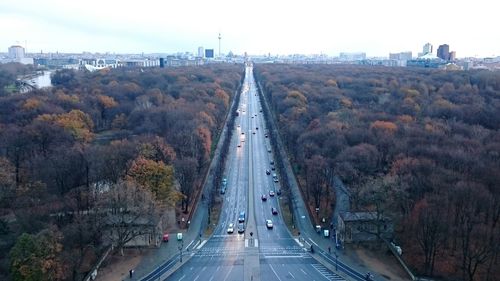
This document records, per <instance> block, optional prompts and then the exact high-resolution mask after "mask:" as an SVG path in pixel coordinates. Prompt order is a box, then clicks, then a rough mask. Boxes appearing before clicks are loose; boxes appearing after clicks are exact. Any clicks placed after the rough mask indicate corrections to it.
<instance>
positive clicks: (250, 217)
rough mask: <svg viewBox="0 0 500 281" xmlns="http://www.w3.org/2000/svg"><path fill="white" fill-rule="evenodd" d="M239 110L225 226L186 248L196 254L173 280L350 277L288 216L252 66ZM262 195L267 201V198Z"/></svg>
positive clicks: (223, 216) (223, 219)
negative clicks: (291, 228)
mask: <svg viewBox="0 0 500 281" xmlns="http://www.w3.org/2000/svg"><path fill="white" fill-rule="evenodd" d="M238 111H239V116H238V117H237V119H236V122H235V124H236V125H235V126H236V130H234V134H233V136H231V147H230V152H229V153H230V155H229V157H228V161H227V164H226V165H227V166H226V168H225V177H226V178H227V189H226V193H225V194H224V195H223V196H224V203H223V206H222V212H221V217H220V220H219V225H218V226H217V227H216V229H215V231H214V235H213V236H212V237H211V238H210V239H209V240H207V241H206V242H205V243H202V244H200V245H199V246H197V247H196V248H195V249H194V251H192V253H185V255H190V258H189V259H188V260H187V261H185V263H184V264H183V265H182V266H181V267H180V268H179V269H178V270H177V271H175V272H174V273H173V274H172V275H170V276H169V277H168V278H167V280H190V281H196V280H200V281H201V280H203V281H205V280H208V281H212V280H217V281H219V280H220V281H230V280H231V281H232V280H234V281H241V280H248V281H254V280H255V281H257V280H266V281H267V280H277V281H283V280H310V281H314V280H316V281H320V280H344V279H343V278H341V277H340V276H338V275H337V274H335V273H334V272H332V271H330V270H328V269H327V268H326V267H324V266H323V265H321V264H320V263H318V262H317V261H316V260H315V259H313V258H312V257H311V256H310V254H309V252H307V251H306V248H305V246H303V245H302V244H301V243H300V242H299V241H297V240H295V239H294V238H293V237H292V236H291V235H290V233H289V232H288V231H287V229H286V225H285V224H284V222H283V220H282V217H281V210H280V209H279V205H278V200H280V199H279V196H278V195H277V193H278V190H279V189H280V186H279V175H277V178H278V182H275V181H274V180H273V173H275V172H276V171H273V170H272V165H271V164H270V163H271V161H272V160H273V151H271V149H270V148H271V146H270V143H269V139H268V138H266V137H265V134H266V131H267V130H266V128H265V122H264V119H263V118H264V116H263V114H262V112H261V105H260V100H259V96H258V94H257V88H256V85H255V82H254V79H253V74H252V67H247V68H246V76H245V81H244V85H243V87H242V93H241V99H240V104H239V106H238ZM266 170H269V172H270V174H269V175H268V174H267V173H266ZM271 191H272V192H274V193H275V195H274V196H271V195H270V192H271ZM262 195H265V196H266V198H267V200H265V201H264V200H262ZM271 208H275V209H276V210H277V214H273V213H272V211H271ZM242 211H244V212H245V213H246V218H245V231H244V233H238V215H239V213H240V212H242ZM266 220H272V223H273V227H272V228H268V227H267V226H266ZM230 223H233V224H234V233H227V228H228V226H229V224H230ZM250 232H252V234H253V235H250Z"/></svg>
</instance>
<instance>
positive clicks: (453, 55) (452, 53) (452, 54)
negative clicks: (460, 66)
mask: <svg viewBox="0 0 500 281" xmlns="http://www.w3.org/2000/svg"><path fill="white" fill-rule="evenodd" d="M456 59H457V52H455V51H451V52H450V60H451V61H454V60H456Z"/></svg>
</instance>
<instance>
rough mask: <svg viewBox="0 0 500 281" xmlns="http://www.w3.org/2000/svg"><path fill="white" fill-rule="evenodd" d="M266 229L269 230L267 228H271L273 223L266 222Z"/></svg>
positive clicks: (270, 221)
mask: <svg viewBox="0 0 500 281" xmlns="http://www.w3.org/2000/svg"><path fill="white" fill-rule="evenodd" d="M266 227H267V228H268V229H269V228H273V221H272V220H266Z"/></svg>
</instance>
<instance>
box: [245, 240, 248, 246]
mask: <svg viewBox="0 0 500 281" xmlns="http://www.w3.org/2000/svg"><path fill="white" fill-rule="evenodd" d="M245 248H248V239H245Z"/></svg>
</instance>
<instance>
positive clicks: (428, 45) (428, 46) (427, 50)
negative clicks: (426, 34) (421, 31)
mask: <svg viewBox="0 0 500 281" xmlns="http://www.w3.org/2000/svg"><path fill="white" fill-rule="evenodd" d="M426 54H432V44H431V43H426V44H425V45H424V48H423V49H422V55H426Z"/></svg>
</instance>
